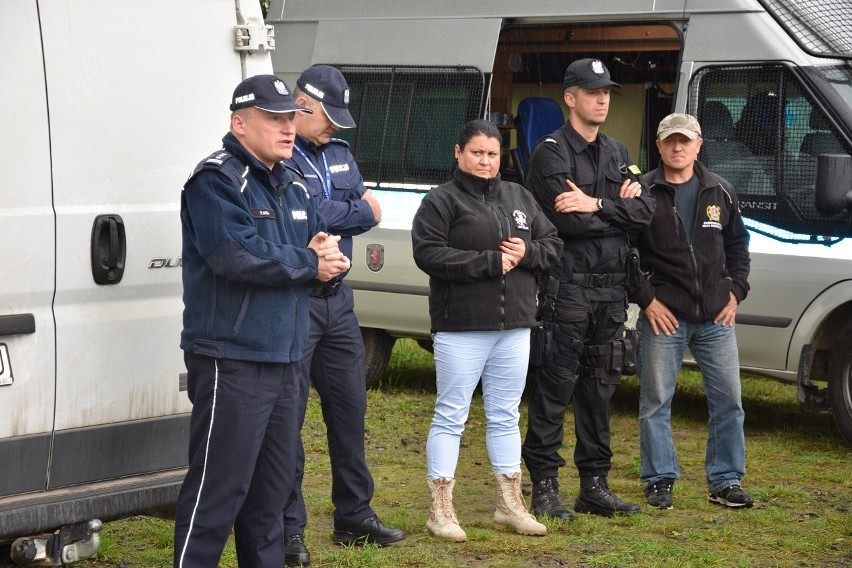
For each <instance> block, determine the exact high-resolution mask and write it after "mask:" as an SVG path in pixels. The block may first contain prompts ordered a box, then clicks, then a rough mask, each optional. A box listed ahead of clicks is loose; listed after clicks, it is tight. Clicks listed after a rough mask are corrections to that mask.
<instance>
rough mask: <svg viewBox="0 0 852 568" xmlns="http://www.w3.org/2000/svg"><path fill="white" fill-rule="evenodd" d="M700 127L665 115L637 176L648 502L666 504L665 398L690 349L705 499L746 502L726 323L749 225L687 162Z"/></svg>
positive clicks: (670, 451)
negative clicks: (645, 200)
mask: <svg viewBox="0 0 852 568" xmlns="http://www.w3.org/2000/svg"><path fill="white" fill-rule="evenodd" d="M701 143H702V138H701V126H700V125H699V124H698V120H696V119H695V117H693V116H690V115H688V114H677V113H676V114H670V115H668V116H667V117H665V118H664V119H663V120H662V121H661V122H660V125H659V127H658V128H657V148H659V150H660V160H661V164H660V168H659V169H656V170H652V171H650V172H648V173H646V174H644V175H643V176H642V177H641V179H640V181H641V182H642V185H643V186H644V187H647V188H648V191H649V192H650V193H652V194H653V195H654V196H655V198H656V201H657V208H656V211H655V213H654V219H653V220H652V221H651V225H650V226H649V227H648V228H646V229H645V230H643V231H642V232H641V233H640V234H639V238H638V241H637V246H638V247H639V252H640V256H641V259H642V269H643V271H645V272H647V273H648V276H647V278H643V279H641V281H640V283H639V287H638V289H637V290H636V291H635V293H634V294H633V296H632V299H633V301H635V302H636V303H637V304H638V305H639V307H640V308H642V313H641V314H639V321H638V323H637V327H638V329H639V332H640V334H641V335H642V341H641V342H640V345H639V354H640V356H639V365H638V370H639V384H640V389H641V390H640V394H639V454H640V457H641V462H642V467H641V471H640V478H641V479H642V481H644V482H645V483H646V485H645V495H646V497H647V499H648V504H649V505H651V506H652V507H658V508H660V509H671V508H672V507H673V502H672V489H673V487H674V483H675V480H676V479H678V478H680V463H679V462H678V459H677V450H676V449H675V446H674V442H673V440H672V426H671V406H672V398H673V397H674V392H675V385H676V384H677V375H678V372H679V371H680V367H681V365H682V363H683V351H684V348H685V347H687V346H688V347H689V351H690V352H691V353H692V355H693V357H695V360H696V362H697V363H698V365H699V367H700V369H701V377H702V379H703V380H704V392H705V394H706V396H707V408H708V410H709V413H710V418H709V425H708V428H707V455H706V458H705V462H704V471H705V475H706V479H707V487H708V491H709V499H710V502H711V503H715V504H718V505H723V506H725V507H731V508H744V507H751V506H752V503H753V500H752V498H751V497H749V496H748V495H747V494H746V493H745V492H743V490H742V487H741V486H740V481H741V479H742V477H743V476H744V475H745V434H744V432H743V421H744V417H745V413H744V411H743V407H742V400H741V398H740V367H739V355H738V352H737V338H736V335H735V334H734V322H735V319H736V313H737V306H738V305H739V303H740V302H741V301H743V300H744V299H745V297H746V295H747V294H748V289H749V285H748V275H749V268H750V262H749V253H748V241H749V238H748V231H746V228H745V225H744V224H743V219H742V216H741V215H740V208H739V204H738V203H737V197H736V194H735V193H734V188H732V187H731V185H730V184H729V183H728V182H727V181H726V180H724V179H722V178H721V177H719V176H717V175H716V174H714V173H713V172H711V171H710V170H708V169H707V168H706V167H705V166H704V165H703V164H701V163H700V162H698V161H697V160H696V157H697V156H698V151H699V150H700V149H701Z"/></svg>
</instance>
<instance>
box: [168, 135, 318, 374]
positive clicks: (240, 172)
mask: <svg viewBox="0 0 852 568" xmlns="http://www.w3.org/2000/svg"><path fill="white" fill-rule="evenodd" d="M222 142H223V144H224V149H223V150H220V151H218V152H215V153H213V154H211V155H210V156H209V157H208V158H207V159H205V160H203V161H202V162H201V163H200V164H199V165H198V167H197V168H196V171H195V172H194V173H193V175H192V176H191V177H190V179H189V180H188V181H187V182H186V184H185V185H184V190H183V192H182V194H181V213H180V216H181V223H182V226H183V256H182V265H183V303H184V311H183V333H182V334H181V342H180V346H181V349H183V350H185V351H188V352H191V353H194V354H197V355H206V356H209V357H217V358H227V359H236V360H243V361H259V362H273V363H290V362H293V361H298V360H299V359H301V357H302V349H303V348H304V345H305V342H306V341H307V336H308V330H309V326H310V318H309V315H308V307H309V302H308V295H307V291H306V288H305V286H304V284H306V283H307V282H309V281H311V280H313V279H314V278H315V277H316V276H317V273H318V260H317V256H316V254H315V253H314V252H313V251H312V250H311V249H309V248H307V245H308V243H309V242H310V240H311V238H312V237H313V236H314V235H315V234H316V233H317V232H319V231H324V230H325V226H326V225H325V222H324V221H323V220H322V218H321V217H320V216H319V215H318V214H317V212H316V210H315V209H314V207H313V204H312V203H311V198H310V195H309V194H308V191H307V189H306V188H305V186H304V180H301V178H300V177H298V174H297V173H296V172H295V171H294V170H290V169H288V168H286V167H285V166H284V164H283V163H278V164H276V165H275V167H274V168H273V169H272V171H270V170H269V169H268V168H267V167H266V166H264V165H263V164H262V163H261V162H259V161H258V160H257V159H256V158H254V157H253V156H252V155H251V154H249V153H248V152H247V151H246V150H245V149H244V148H243V147H242V146H241V145H240V143H239V142H238V141H237V139H236V138H235V137H234V136H233V135H232V134H230V133H229V134H227V135H226V136H225V137H224V138H223V139H222ZM300 180H301V181H300Z"/></svg>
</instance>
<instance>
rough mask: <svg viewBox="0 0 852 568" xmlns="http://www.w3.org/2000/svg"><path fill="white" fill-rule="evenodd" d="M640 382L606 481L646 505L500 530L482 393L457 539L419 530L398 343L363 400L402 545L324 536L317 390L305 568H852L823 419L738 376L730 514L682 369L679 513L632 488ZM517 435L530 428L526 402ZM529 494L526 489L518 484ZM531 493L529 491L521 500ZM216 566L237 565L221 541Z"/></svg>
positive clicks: (842, 471) (425, 405)
mask: <svg viewBox="0 0 852 568" xmlns="http://www.w3.org/2000/svg"><path fill="white" fill-rule="evenodd" d="M638 390H639V389H638V383H637V381H636V378H635V377H626V378H625V380H624V382H623V384H622V385H621V386H620V387H619V389H618V392H617V394H616V396H615V398H614V400H613V417H612V426H613V437H612V445H613V451H614V458H613V470H612V472H611V474H610V485H611V486H612V487H613V489H614V490H615V491H616V492H617V493H619V494H620V495H621V496H622V497H623V498H625V499H627V500H631V501H634V502H638V503H641V504H642V505H643V513H642V514H641V515H637V516H633V517H617V518H613V519H605V518H601V517H596V516H592V515H578V516H577V519H576V520H575V521H574V522H568V523H563V522H558V521H556V522H547V523H546V524H547V526H548V531H549V534H548V536H546V537H542V538H535V537H523V536H518V535H514V534H511V533H508V532H502V531H498V530H495V529H494V527H493V524H492V521H491V515H492V513H493V499H494V490H493V487H492V484H491V479H490V466H489V464H488V458H487V454H486V451H485V444H484V430H485V422H484V417H483V413H482V400H481V398H480V397H479V396H477V397H476V398H475V400H474V404H473V406H472V409H471V415H470V419H469V422H468V424H467V429H466V431H465V435H464V438H463V440H462V452H461V458H460V463H459V467H458V471H457V478H456V479H457V482H456V490H455V497H456V510H457V514H458V517H459V520H460V522H461V524H462V526H463V528H464V529H465V531H466V532H467V534H468V539H469V540H468V542H466V543H463V544H452V543H448V542H443V541H439V540H437V539H435V538H433V537H431V536H430V535H428V534H427V533H426V530H425V527H424V524H425V522H426V517H427V515H428V511H429V493H428V490H427V488H426V483H425V442H426V435H427V433H428V429H429V423H430V420H431V415H432V406H433V403H434V391H435V376H434V366H433V364H432V360H431V355H430V354H429V353H427V352H426V351H423V350H422V349H420V348H419V347H417V346H416V344H415V343H414V342H412V341H408V340H405V341H398V342H397V346H396V348H395V350H394V356H393V359H392V361H391V364H390V366H389V367H388V370H387V373H386V376H385V380H384V383H383V385H382V387H381V389H379V390H373V391H370V392H369V393H368V402H369V409H368V414H367V438H366V447H367V458H368V461H369V463H370V467H371V469H372V473H373V476H374V478H375V482H376V494H375V497H374V500H373V506H374V508H375V509H376V510H377V511H378V513H379V515H380V516H381V518H382V520H383V521H384V522H385V523H386V524H388V525H391V526H397V527H401V528H403V529H405V530H406V531H407V533H408V538H407V539H406V540H405V541H403V542H401V543H399V544H397V545H393V546H390V547H388V548H384V549H379V548H375V547H370V546H368V547H363V548H346V547H341V546H337V545H335V544H333V543H332V542H331V539H330V536H331V530H332V511H333V506H332V504H331V500H330V487H331V478H330V474H329V464H328V453H327V450H326V442H325V427H324V425H323V422H322V416H321V413H320V410H319V405H318V400H317V398H316V396H315V395H312V397H311V399H310V403H309V408H308V416H307V419H306V424H305V429H304V431H303V436H304V439H305V449H306V452H307V463H306V472H307V473H306V477H305V494H306V501H307V505H308V510H309V515H310V519H309V524H308V530H307V532H306V540H307V544H308V547H309V549H310V551H311V555H312V563H311V565H312V566H315V567H321V566H344V567H391V566H393V567H397V566H417V567H424V568H439V567H456V566H476V567H483V568H485V567H498V566H499V567H504V566H506V567H515V566H535V567H540V566H588V567H597V566H638V567H645V566H649V567H650V566H679V567H680V568H687V567H693V566H702V567H703V566H712V567H715V566H718V567H728V566H743V567H767V566H821V567H822V566H824V567H828V566H833V567H837V566H847V567H848V566H852V452H850V449H849V447H847V446H846V445H844V443H843V442H842V440H841V439H840V437H839V435H838V434H837V433H836V430H835V427H834V423H833V421H832V419H831V416H830V415H827V414H820V415H807V414H805V413H803V412H801V411H800V410H799V409H798V407H797V404H796V401H795V388H793V387H792V386H789V385H780V384H777V383H774V382H771V381H768V380H765V379H757V378H753V377H744V378H743V398H744V405H745V408H746V449H747V467H748V473H747V475H746V478H745V479H744V486H745V488H746V489H747V490H748V491H749V492H750V493H751V494H752V496H753V497H754V498H755V500H756V503H755V506H754V508H753V509H750V510H739V511H732V510H727V509H723V508H720V507H718V506H715V505H712V504H710V503H708V502H707V493H706V484H705V481H704V469H703V467H704V465H703V464H704V443H705V439H706V418H707V409H706V404H705V401H704V398H703V395H702V391H701V384H700V377H699V376H698V375H697V374H696V373H694V372H690V371H685V372H684V373H683V374H682V376H681V380H680V382H679V385H678V391H677V394H676V396H675V404H674V409H673V425H674V429H675V439H676V443H677V446H678V449H679V455H680V459H681V466H682V469H683V477H682V479H681V480H680V481H679V482H678V483H677V485H676V487H675V507H676V508H675V509H674V510H670V511H659V510H651V509H648V508H647V507H645V506H644V505H645V502H644V496H643V495H642V485H641V483H640V482H639V480H638V476H639V458H638V445H639V442H638V434H637V418H636V409H637V407H638ZM521 410H522V415H521V429H522V432H523V431H525V428H526V405H525V404H524V405H522V409H521ZM572 421H573V417H572V415H571V413H570V412H569V413H568V415H567V417H566V433H568V435H566V439H565V443H564V446H563V456H564V457H566V458H567V459H568V461H569V463H570V462H571V452H572V450H573V423H572ZM560 480H561V493H562V497H563V499H564V500H565V501H566V502H567V504H569V505H570V504H571V503H573V498H574V496H575V492H576V488H577V482H578V480H577V473H576V470H575V469H574V468H573V467H572V466H568V467H566V468H564V469H563V471H562V472H561V475H560ZM524 481H525V486H526V487H527V488H528V486H529V481H528V479H526V478H525V480H524ZM527 499H529V497H527ZM172 529H173V524H172V522H170V521H168V520H162V519H154V518H150V517H139V518H133V519H128V520H123V521H117V522H111V523H107V525H106V527H105V529H104V532H103V545H102V547H101V551H100V554H99V558H98V559H97V560H89V561H85V562H80V563H78V564H77V565H76V566H78V567H79V568H88V567H93V568H94V567H97V568H101V567H108V566H109V567H117V566H120V567H122V568H131V567H134V568H135V567H146V568H147V567H160V566H170V565H171V547H172ZM221 566H223V567H233V566H236V561H235V559H234V553H233V547H232V546H231V545H229V546H228V548H227V550H226V552H225V556H224V557H223V559H222V563H221Z"/></svg>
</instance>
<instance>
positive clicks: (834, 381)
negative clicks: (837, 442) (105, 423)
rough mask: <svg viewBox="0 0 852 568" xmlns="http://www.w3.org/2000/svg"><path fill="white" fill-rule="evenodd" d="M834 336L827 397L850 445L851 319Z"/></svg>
mask: <svg viewBox="0 0 852 568" xmlns="http://www.w3.org/2000/svg"><path fill="white" fill-rule="evenodd" d="M836 337H837V339H835V340H834V344H833V345H832V346H831V360H830V361H829V363H828V398H829V400H830V401H831V412H832V414H833V415H834V422H835V423H836V424H837V429H838V430H840V435H841V436H843V439H844V440H846V443H847V444H849V445H850V446H852V339H850V338H852V321H848V322H846V324H845V325H844V326H843V328H842V329H841V331H840V333H839V334H837V336H836Z"/></svg>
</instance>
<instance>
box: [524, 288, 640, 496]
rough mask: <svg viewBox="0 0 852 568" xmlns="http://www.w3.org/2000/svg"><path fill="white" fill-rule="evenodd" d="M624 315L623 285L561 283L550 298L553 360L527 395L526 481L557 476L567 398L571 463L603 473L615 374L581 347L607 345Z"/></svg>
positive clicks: (586, 473) (584, 471) (585, 471)
mask: <svg viewBox="0 0 852 568" xmlns="http://www.w3.org/2000/svg"><path fill="white" fill-rule="evenodd" d="M626 319H627V313H626V310H625V295H624V289H623V288H605V289H601V288H584V287H580V286H577V285H574V284H571V283H568V282H561V283H560V286H559V293H558V295H557V297H556V313H555V318H554V323H555V324H556V329H555V330H554V337H553V341H554V345H555V350H556V353H555V355H554V359H553V364H552V365H549V366H543V367H538V368H537V369H536V380H535V385H534V386H533V390H532V392H531V393H530V400H529V410H528V427H527V434H526V437H525V439H524V445H523V447H522V449H521V450H522V451H521V453H522V455H523V458H524V463H525V464H526V466H527V470H528V471H529V472H530V479H531V480H532V482H533V483H538V482H539V481H541V480H542V479H545V478H547V477H557V476H558V472H559V468H560V467H562V466H564V465H565V460H564V459H563V458H562V456H560V455H559V449H560V448H561V447H562V444H563V434H564V432H563V430H564V421H565V408H566V407H567V406H568V404H569V403H570V402H571V401H572V400H573V404H574V430H575V435H576V446H575V449H574V463H575V465H576V466H577V470H578V472H579V474H580V476H581V477H595V476H599V475H604V476H605V475H606V474H607V473H608V472H609V470H610V467H611V465H612V464H611V461H612V450H611V448H610V437H611V433H610V424H609V421H610V400H611V399H612V396H613V395H614V394H615V387H616V385H617V384H618V383H620V382H621V373H620V372H617V373H612V372H608V371H607V370H605V369H603V368H601V366H600V361H592V360H591V359H592V358H590V357H589V356H588V355H586V354H585V348H586V347H588V346H593V345H606V344H608V343H609V342H610V341H611V340H612V339H613V337H614V336H615V334H616V333H617V332H618V330H619V329H620V328H621V326H622V324H623V323H624V321H625V320H626Z"/></svg>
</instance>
